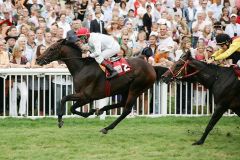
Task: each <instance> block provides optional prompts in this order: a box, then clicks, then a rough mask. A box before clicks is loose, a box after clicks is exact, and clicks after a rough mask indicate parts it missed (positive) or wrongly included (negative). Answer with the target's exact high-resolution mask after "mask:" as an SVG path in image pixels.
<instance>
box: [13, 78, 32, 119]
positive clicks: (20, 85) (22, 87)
mask: <svg viewBox="0 0 240 160" xmlns="http://www.w3.org/2000/svg"><path fill="white" fill-rule="evenodd" d="M17 89H19V91H20V94H21V100H20V107H19V113H20V114H26V109H27V96H28V89H27V85H26V82H24V81H22V82H13V87H12V89H11V105H10V111H9V115H10V116H17Z"/></svg>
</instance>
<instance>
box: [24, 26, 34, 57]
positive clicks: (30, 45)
mask: <svg viewBox="0 0 240 160" xmlns="http://www.w3.org/2000/svg"><path fill="white" fill-rule="evenodd" d="M34 41H35V33H34V32H33V31H31V30H30V31H29V32H28V36H27V44H26V50H25V53H24V55H25V57H26V58H27V60H28V62H31V61H32V59H33V57H35V53H36V47H37V46H36V43H35V42H34Z"/></svg>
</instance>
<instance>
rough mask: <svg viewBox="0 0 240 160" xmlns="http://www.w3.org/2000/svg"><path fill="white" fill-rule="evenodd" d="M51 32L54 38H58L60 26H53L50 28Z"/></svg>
mask: <svg viewBox="0 0 240 160" xmlns="http://www.w3.org/2000/svg"><path fill="white" fill-rule="evenodd" d="M50 32H51V34H52V37H57V32H58V26H57V25H56V24H52V25H51V27H50Z"/></svg>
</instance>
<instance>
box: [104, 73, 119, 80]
mask: <svg viewBox="0 0 240 160" xmlns="http://www.w3.org/2000/svg"><path fill="white" fill-rule="evenodd" d="M117 75H118V72H117V71H115V72H112V73H111V74H110V75H109V76H107V77H106V78H107V79H112V78H114V77H116V76H117Z"/></svg>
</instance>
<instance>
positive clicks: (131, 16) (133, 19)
mask: <svg viewBox="0 0 240 160" xmlns="http://www.w3.org/2000/svg"><path fill="white" fill-rule="evenodd" d="M121 18H122V19H124V18H123V17H121ZM124 21H125V22H127V21H130V22H132V23H133V27H134V31H137V18H136V17H134V10H133V9H130V10H129V11H128V14H127V17H126V18H125V20H124ZM119 25H120V24H119ZM123 25H124V22H123ZM120 28H122V27H120Z"/></svg>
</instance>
